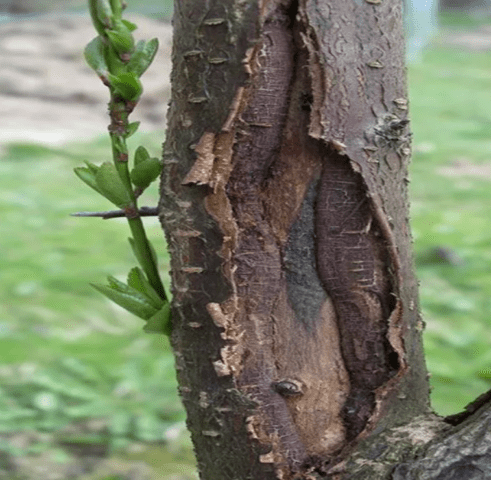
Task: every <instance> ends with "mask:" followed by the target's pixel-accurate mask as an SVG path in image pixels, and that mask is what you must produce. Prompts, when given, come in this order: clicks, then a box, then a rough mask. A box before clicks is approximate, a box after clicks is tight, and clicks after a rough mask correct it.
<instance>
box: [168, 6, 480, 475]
mask: <svg viewBox="0 0 491 480" xmlns="http://www.w3.org/2000/svg"><path fill="white" fill-rule="evenodd" d="M174 28H175V36H174V50H173V65H174V68H173V73H172V100H171V105H170V109H169V125H168V127H169V128H168V140H167V142H166V145H165V148H164V164H165V167H164V173H163V177H162V178H163V179H162V200H161V205H160V212H161V220H162V224H163V227H164V229H165V231H166V235H167V240H168V244H169V248H170V251H171V257H172V263H171V265H172V279H173V296H174V297H173V323H174V331H173V335H172V343H173V347H174V351H175V355H176V364H177V369H178V380H179V385H180V392H181V395H182V399H183V402H184V405H185V407H186V410H187V413H188V426H189V429H190V431H191V433H192V438H193V442H194V445H195V450H196V454H197V460H198V466H199V469H200V474H201V478H203V479H207V480H221V479H223V480H231V479H237V480H239V479H241V480H242V479H254V480H262V479H265V480H266V479H285V480H286V479H300V478H305V479H308V478H310V479H313V478H390V477H389V475H390V474H391V473H390V472H391V471H392V469H393V468H394V465H396V463H401V462H403V461H405V460H406V459H407V460H409V459H411V458H413V457H414V456H415V455H416V454H417V453H419V452H421V450H422V448H423V447H424V446H425V445H426V444H428V442H429V441H430V440H432V439H434V438H436V437H438V436H440V435H442V434H444V433H445V432H447V431H448V430H449V429H450V427H449V426H448V424H445V423H443V422H442V421H441V420H439V419H436V418H434V417H432V416H431V414H430V413H429V407H428V384H427V379H426V370H425V366H424V360H423V354H422V346H421V338H420V334H421V320H420V318H419V314H418V307H417V286H416V282H415V279H414V276H413V268H412V260H411V239H410V233H409V227H408V205H407V192H406V184H407V181H406V178H407V163H408V159H409V156H410V145H409V139H410V134H409V131H408V120H407V118H406V117H407V106H408V105H407V103H408V102H407V92H406V84H405V71H404V66H403V58H404V55H403V38H402V19H401V4H400V2H398V1H395V0H384V1H380V0H364V1H361V0H359V1H353V2H352V1H346V0H333V1H330V2H327V1H325V0H299V1H293V0H292V1H287V0H270V1H267V0H209V1H207V2H196V0H178V1H176V5H175V14H174ZM415 418H417V419H418V420H417V421H416V423H415V420H414V419H415ZM411 422H412V423H411ZM422 438H423V439H424V440H421V439H422ZM379 457H380V458H381V459H384V460H383V461H382V460H381V462H382V463H381V465H383V466H384V468H383V469H380V468H379V469H378V470H377V469H374V468H373V465H372V464H371V463H370V462H372V463H373V462H374V460H375V459H377V458H379ZM367 459H369V460H367ZM367 462H368V463H367ZM408 471H409V470H405V471H404V472H408ZM357 472H362V473H357ZM401 472H402V470H401ZM402 474H405V473H401V475H402ZM357 475H365V476H364V477H363V476H357ZM366 475H368V476H366ZM400 478H413V477H400ZM414 478H416V477H414ZM442 478H443V477H442ZM476 478H477V477H476Z"/></svg>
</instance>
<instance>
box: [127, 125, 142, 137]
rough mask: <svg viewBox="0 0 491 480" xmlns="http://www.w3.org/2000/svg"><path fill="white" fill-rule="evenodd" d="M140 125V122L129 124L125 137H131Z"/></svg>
mask: <svg viewBox="0 0 491 480" xmlns="http://www.w3.org/2000/svg"><path fill="white" fill-rule="evenodd" d="M139 126H140V122H131V123H130V124H129V125H128V128H127V130H126V135H125V137H126V138H130V137H131V136H132V135H133V134H134V133H135V132H136V131H137V130H138V127H139Z"/></svg>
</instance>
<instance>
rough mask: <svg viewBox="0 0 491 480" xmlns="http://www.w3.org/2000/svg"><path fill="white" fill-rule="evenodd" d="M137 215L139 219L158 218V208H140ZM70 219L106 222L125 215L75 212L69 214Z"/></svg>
mask: <svg viewBox="0 0 491 480" xmlns="http://www.w3.org/2000/svg"><path fill="white" fill-rule="evenodd" d="M138 214H139V216H140V217H156V216H158V214H159V212H158V207H141V208H140V209H139V210H138ZM70 216H71V217H100V218H102V219H104V220H108V219H110V218H121V217H126V213H125V211H124V210H111V211H108V212H76V213H70Z"/></svg>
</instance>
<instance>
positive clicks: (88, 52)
mask: <svg viewBox="0 0 491 480" xmlns="http://www.w3.org/2000/svg"><path fill="white" fill-rule="evenodd" d="M84 56H85V61H86V62H87V63H88V65H89V66H90V68H92V70H94V71H95V72H96V73H97V75H99V77H104V78H107V77H108V75H109V67H108V65H107V62H106V54H105V46H104V42H103V41H102V38H101V37H95V38H94V39H93V40H91V41H90V42H89V43H88V44H87V46H86V47H85V50H84Z"/></svg>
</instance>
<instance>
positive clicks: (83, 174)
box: [73, 167, 104, 195]
mask: <svg viewBox="0 0 491 480" xmlns="http://www.w3.org/2000/svg"><path fill="white" fill-rule="evenodd" d="M73 171H74V172H75V175H77V177H78V178H80V180H82V181H83V182H84V183H86V184H87V185H88V186H89V187H91V188H93V189H94V190H95V191H96V192H97V193H100V194H101V195H104V194H103V193H102V192H101V190H100V189H99V187H98V186H97V182H96V179H95V174H94V172H92V171H91V170H90V169H89V168H87V167H76V168H74V169H73Z"/></svg>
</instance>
